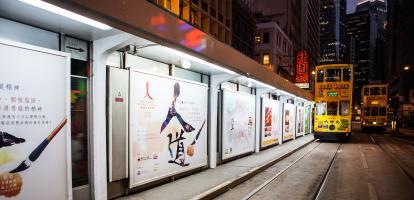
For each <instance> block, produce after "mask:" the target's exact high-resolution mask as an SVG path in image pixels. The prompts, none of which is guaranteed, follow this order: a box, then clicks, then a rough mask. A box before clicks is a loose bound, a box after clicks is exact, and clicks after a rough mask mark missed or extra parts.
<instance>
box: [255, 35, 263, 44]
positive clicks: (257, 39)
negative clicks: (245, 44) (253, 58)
mask: <svg viewBox="0 0 414 200" xmlns="http://www.w3.org/2000/svg"><path fill="white" fill-rule="evenodd" d="M254 42H255V43H256V44H260V43H262V37H261V36H260V34H257V35H255V36H254Z"/></svg>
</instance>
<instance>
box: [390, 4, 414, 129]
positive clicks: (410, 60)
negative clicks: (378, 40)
mask: <svg viewBox="0 0 414 200" xmlns="http://www.w3.org/2000/svg"><path fill="white" fill-rule="evenodd" d="M387 7H388V9H387V21H386V34H387V37H386V38H387V44H386V49H387V50H386V51H387V58H386V68H385V74H386V80H388V83H389V87H390V90H389V95H390V98H391V105H390V106H391V108H392V109H393V110H394V111H398V113H399V115H400V117H401V119H402V120H403V123H405V124H407V125H411V126H413V121H414V78H413V77H414V70H413V66H414V54H413V53H412V52H413V51H414V49H413V48H414V38H413V37H412V35H414V24H413V20H412V19H413V18H414V12H413V10H414V2H413V1H409V0H388V1H387Z"/></svg>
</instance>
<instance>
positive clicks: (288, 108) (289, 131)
mask: <svg viewBox="0 0 414 200" xmlns="http://www.w3.org/2000/svg"><path fill="white" fill-rule="evenodd" d="M282 126H283V141H286V140H290V139H293V136H294V134H295V106H294V105H293V104H290V103H283V123H282Z"/></svg>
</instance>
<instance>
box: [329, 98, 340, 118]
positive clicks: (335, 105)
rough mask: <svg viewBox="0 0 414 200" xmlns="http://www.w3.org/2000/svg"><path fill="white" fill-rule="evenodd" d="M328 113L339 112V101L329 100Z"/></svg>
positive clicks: (335, 113) (334, 113)
mask: <svg viewBox="0 0 414 200" xmlns="http://www.w3.org/2000/svg"><path fill="white" fill-rule="evenodd" d="M327 107H328V115H337V114H338V102H336V101H332V102H328V106H327Z"/></svg>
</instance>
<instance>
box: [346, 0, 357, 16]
mask: <svg viewBox="0 0 414 200" xmlns="http://www.w3.org/2000/svg"><path fill="white" fill-rule="evenodd" d="M346 4H347V5H346V13H353V12H354V11H355V7H356V4H357V0H346Z"/></svg>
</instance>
